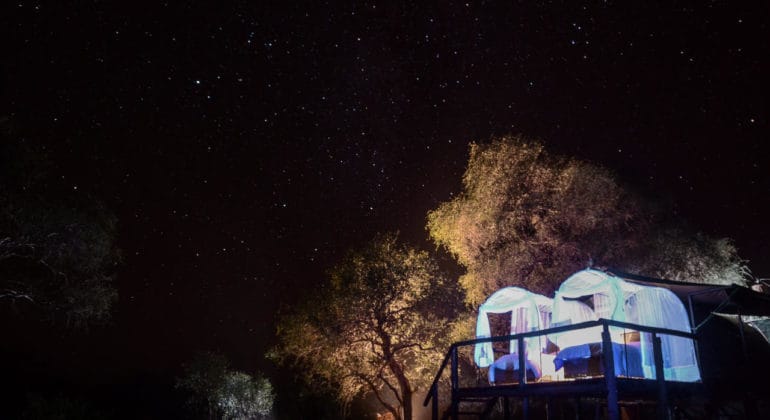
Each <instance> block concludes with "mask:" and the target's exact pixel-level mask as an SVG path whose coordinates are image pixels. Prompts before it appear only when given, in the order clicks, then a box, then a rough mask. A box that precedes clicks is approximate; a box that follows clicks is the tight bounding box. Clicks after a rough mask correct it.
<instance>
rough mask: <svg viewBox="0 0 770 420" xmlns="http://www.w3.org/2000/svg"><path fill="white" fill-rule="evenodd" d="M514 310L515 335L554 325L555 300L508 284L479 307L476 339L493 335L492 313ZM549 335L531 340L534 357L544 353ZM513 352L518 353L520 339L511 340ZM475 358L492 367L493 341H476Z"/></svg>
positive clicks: (531, 353)
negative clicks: (553, 303) (552, 306)
mask: <svg viewBox="0 0 770 420" xmlns="http://www.w3.org/2000/svg"><path fill="white" fill-rule="evenodd" d="M507 312H510V313H511V334H518V333H524V332H529V331H535V330H542V329H545V328H548V326H549V325H550V313H551V299H549V298H547V297H545V296H542V295H538V294H536V293H532V292H529V291H527V290H524V289H522V288H519V287H505V288H503V289H500V290H498V291H497V292H495V293H493V294H492V295H491V296H490V297H489V298H488V299H487V300H486V301H485V302H484V303H483V304H481V306H480V307H479V316H478V319H477V321H476V338H487V337H490V336H491V331H490V327H489V317H488V314H502V313H507ZM545 341H546V340H545V337H541V338H539V339H537V338H535V339H531V340H527V342H526V348H527V350H526V351H527V353H528V354H529V357H530V358H531V359H533V360H534V359H535V357H534V356H535V354H539V353H541V352H542V349H543V348H544V347H545V344H546V343H545ZM510 353H511V354H516V353H518V344H517V342H516V340H512V341H511V343H510ZM474 360H475V362H476V364H477V365H478V366H479V367H488V366H489V365H491V364H492V363H493V362H494V361H495V356H494V352H493V349H492V343H490V342H487V343H479V344H476V348H475V350H474Z"/></svg>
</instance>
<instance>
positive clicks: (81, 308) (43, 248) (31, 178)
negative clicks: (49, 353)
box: [0, 121, 120, 325]
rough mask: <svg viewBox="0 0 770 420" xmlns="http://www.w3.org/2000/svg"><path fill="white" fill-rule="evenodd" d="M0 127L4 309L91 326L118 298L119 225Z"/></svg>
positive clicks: (38, 154) (0, 296)
mask: <svg viewBox="0 0 770 420" xmlns="http://www.w3.org/2000/svg"><path fill="white" fill-rule="evenodd" d="M7 125H8V123H7V121H0V128H2V133H0V138H2V140H3V141H2V142H0V143H1V144H0V303H2V302H3V301H4V302H12V303H14V304H15V303H18V302H25V303H29V304H31V305H33V306H34V307H36V308H38V309H39V310H40V312H41V313H42V314H43V316H44V317H47V318H59V317H63V318H64V319H65V320H66V322H67V323H70V324H76V325H85V324H88V323H94V322H102V321H105V320H107V319H108V318H109V316H110V310H111V308H112V305H113V304H114V302H115V300H116V299H117V290H116V289H115V287H114V284H113V279H114V275H115V272H116V269H117V266H118V263H119V261H120V252H119V250H118V248H117V246H116V244H115V237H116V226H117V219H116V218H115V216H114V215H113V214H112V213H111V212H109V211H108V210H107V209H106V208H105V207H104V206H103V205H102V204H101V203H100V202H99V201H98V200H96V199H94V198H93V197H90V196H89V195H88V194H85V193H78V192H77V191H73V189H72V188H71V187H70V188H69V189H67V188H64V187H63V186H61V185H59V182H58V180H56V179H52V177H51V176H50V175H49V174H48V171H49V170H50V165H49V163H48V161H47V159H46V157H45V154H44V153H43V152H41V151H36V150H35V149H34V148H33V147H32V146H30V145H29V144H28V142H27V141H26V140H25V139H23V138H19V137H15V136H13V135H12V133H11V131H10V129H8V127H7Z"/></svg>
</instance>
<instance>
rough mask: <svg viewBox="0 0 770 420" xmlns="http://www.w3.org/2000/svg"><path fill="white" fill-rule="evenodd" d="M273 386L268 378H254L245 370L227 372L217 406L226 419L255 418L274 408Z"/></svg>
mask: <svg viewBox="0 0 770 420" xmlns="http://www.w3.org/2000/svg"><path fill="white" fill-rule="evenodd" d="M274 399H275V394H274V393H273V386H272V384H270V381H268V380H267V378H264V377H262V376H258V377H257V378H252V377H251V376H250V375H247V374H245V373H243V372H237V371H233V372H227V375H226V376H225V380H224V383H223V384H222V387H221V388H220V389H219V392H218V395H217V400H218V401H217V406H218V408H219V410H220V411H221V413H222V415H223V417H224V418H225V419H255V418H260V417H262V416H267V415H269V414H270V412H271V411H272V409H273V400H274Z"/></svg>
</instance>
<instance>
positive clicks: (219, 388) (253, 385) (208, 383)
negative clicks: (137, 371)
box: [176, 352, 275, 419]
mask: <svg viewBox="0 0 770 420" xmlns="http://www.w3.org/2000/svg"><path fill="white" fill-rule="evenodd" d="M176 386H177V388H180V389H182V390H184V391H186V392H187V393H188V394H189V399H188V405H189V407H190V408H191V409H192V410H193V411H196V412H199V413H201V412H202V413H205V414H206V416H207V418H209V419H214V418H222V419H257V418H264V417H266V416H268V415H269V414H270V413H271V412H272V409H273V401H274V400H275V393H274V392H273V386H272V385H271V384H270V381H268V380H267V379H266V378H264V377H262V376H257V377H256V378H254V377H252V376H251V375H248V374H246V373H243V372H239V371H235V370H231V369H230V367H229V363H228V361H227V358H225V357H224V356H223V355H221V354H218V353H212V352H203V353H199V354H197V355H196V356H195V357H194V358H193V360H192V362H191V363H190V364H189V365H188V366H186V367H185V372H184V374H183V375H182V377H181V378H179V379H177V384H176Z"/></svg>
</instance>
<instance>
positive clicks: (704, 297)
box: [607, 269, 770, 316]
mask: <svg viewBox="0 0 770 420" xmlns="http://www.w3.org/2000/svg"><path fill="white" fill-rule="evenodd" d="M607 273H608V274H612V275H615V276H617V277H620V278H622V279H623V280H625V281H627V282H631V283H636V284H639V285H644V286H654V287H662V288H665V289H668V290H670V291H672V292H673V293H674V294H675V295H677V297H679V299H681V300H682V302H683V303H685V304H687V301H688V300H689V299H690V298H692V300H693V302H695V303H698V304H703V305H707V306H710V307H712V308H713V309H712V310H715V309H716V308H719V311H718V312H721V313H728V314H737V313H738V312H740V313H741V314H742V315H760V316H770V295H768V294H766V293H760V292H756V291H754V290H751V289H749V288H747V287H743V286H739V285H737V284H731V285H716V284H702V283H688V282H683V281H675V280H665V279H657V278H653V277H645V276H640V275H637V274H630V273H624V272H622V271H618V270H613V269H610V270H607Z"/></svg>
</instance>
